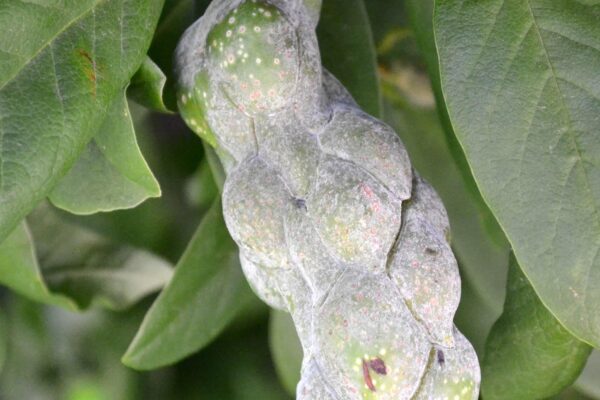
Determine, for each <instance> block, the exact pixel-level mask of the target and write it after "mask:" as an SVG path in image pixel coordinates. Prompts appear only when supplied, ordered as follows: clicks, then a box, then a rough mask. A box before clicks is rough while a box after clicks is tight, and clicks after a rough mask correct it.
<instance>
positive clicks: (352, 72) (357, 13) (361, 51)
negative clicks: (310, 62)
mask: <svg viewBox="0 0 600 400" xmlns="http://www.w3.org/2000/svg"><path fill="white" fill-rule="evenodd" d="M317 36H318V38H319V47H320V48H321V58H322V60H323V66H324V67H325V68H327V69H328V70H329V71H330V72H331V73H332V74H333V75H335V77H336V78H337V79H339V80H340V82H342V83H343V84H344V86H345V87H346V89H348V91H349V92H350V94H351V95H352V96H353V97H354V99H355V100H356V101H357V103H358V104H359V105H360V106H361V108H362V109H363V110H365V111H366V112H368V113H369V114H371V115H373V116H375V117H380V116H381V112H382V109H381V108H382V106H381V94H380V91H379V77H378V75H377V64H376V58H375V46H374V44H373V36H372V34H371V28H370V25H369V19H368V17H367V11H366V9H365V5H364V3H363V0H324V1H323V5H322V8H321V19H320V21H319V26H318V27H317Z"/></svg>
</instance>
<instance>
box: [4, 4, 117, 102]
mask: <svg viewBox="0 0 600 400" xmlns="http://www.w3.org/2000/svg"><path fill="white" fill-rule="evenodd" d="M107 1H108V0H96V1H95V2H94V3H92V5H91V7H89V8H87V9H85V10H84V11H83V12H82V13H81V14H79V15H77V16H75V18H73V19H72V20H70V21H69V22H67V23H66V24H65V25H64V26H63V27H62V28H61V29H60V30H59V31H57V32H56V33H55V34H54V35H52V37H51V38H50V39H49V40H48V41H46V42H45V43H43V44H42V45H41V46H40V47H39V48H38V49H37V50H36V51H35V52H34V53H33V55H32V56H31V57H30V58H29V59H27V60H26V61H25V62H24V63H23V64H22V65H20V66H19V67H18V68H17V70H16V73H15V74H13V75H12V76H11V77H9V78H8V79H7V80H6V81H5V82H4V83H3V84H2V85H0V92H1V91H2V90H3V89H4V88H5V87H6V86H7V85H8V84H9V83H11V82H12V81H13V80H14V79H16V78H17V77H18V76H19V75H20V74H21V72H22V71H23V69H24V68H25V67H27V66H28V65H29V64H30V63H31V62H32V61H33V60H35V59H36V58H37V57H38V56H39V55H40V53H41V52H42V51H44V50H45V49H46V48H47V47H48V46H50V45H51V44H52V42H54V41H55V40H56V39H57V38H58V37H59V36H60V35H62V34H63V33H64V32H65V31H67V30H68V29H70V28H71V27H72V26H73V25H75V24H76V23H77V22H79V21H80V20H82V19H83V18H85V17H87V16H88V14H89V13H90V12H92V11H93V10H94V9H96V8H97V7H98V6H99V5H100V4H101V3H105V2H107Z"/></svg>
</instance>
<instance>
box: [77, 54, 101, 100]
mask: <svg viewBox="0 0 600 400" xmlns="http://www.w3.org/2000/svg"><path fill="white" fill-rule="evenodd" d="M77 54H78V55H79V56H80V57H81V58H82V59H83V60H84V61H85V66H84V67H83V70H84V72H85V75H86V77H87V78H88V81H89V82H90V84H91V90H92V95H93V96H94V99H95V98H96V88H97V79H98V75H97V73H96V71H97V66H96V60H94V59H93V58H92V56H91V55H90V53H88V52H87V51H86V50H84V49H78V50H77Z"/></svg>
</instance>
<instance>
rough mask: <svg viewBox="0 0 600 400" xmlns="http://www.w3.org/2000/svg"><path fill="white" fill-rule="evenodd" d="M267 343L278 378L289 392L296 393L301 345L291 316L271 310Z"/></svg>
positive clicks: (300, 365) (300, 361) (300, 362)
mask: <svg viewBox="0 0 600 400" xmlns="http://www.w3.org/2000/svg"><path fill="white" fill-rule="evenodd" d="M269 345H270V348H271V356H272V358H273V362H274V363H275V370H276V371H277V375H278V376H279V380H280V381H281V383H282V384H283V387H284V388H285V390H287V391H288V393H289V394H291V395H295V394H296V385H298V382H300V369H301V367H302V355H303V353H302V346H301V345H300V339H299V338H298V333H297V332H296V327H295V326H294V321H293V320H292V316H291V315H290V314H288V313H286V312H283V311H278V310H271V318H270V320H269Z"/></svg>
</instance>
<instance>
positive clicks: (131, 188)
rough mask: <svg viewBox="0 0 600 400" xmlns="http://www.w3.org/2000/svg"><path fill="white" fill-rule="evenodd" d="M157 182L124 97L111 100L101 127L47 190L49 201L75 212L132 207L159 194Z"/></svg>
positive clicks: (89, 212) (91, 212)
mask: <svg viewBox="0 0 600 400" xmlns="http://www.w3.org/2000/svg"><path fill="white" fill-rule="evenodd" d="M160 194H161V193H160V186H159V185H158V182H157V181H156V179H155V178H154V175H152V172H151V171H150V168H149V167H148V164H147V163H146V161H145V160H144V157H143V156H142V153H141V152H140V149H139V147H138V144H137V141H136V138H135V130H134V128H133V121H132V120H131V115H130V113H129V107H128V105H127V98H126V97H125V93H122V94H120V95H119V96H118V98H117V99H116V100H115V101H114V102H113V103H112V105H111V106H110V109H109V111H108V115H107V118H106V119H105V121H104V123H103V124H102V127H101V128H100V131H99V132H98V133H97V134H96V136H94V139H93V140H92V141H91V142H90V143H89V144H88V146H87V147H86V149H85V150H84V152H83V153H82V154H81V156H80V158H79V159H78V160H77V162H76V163H75V165H74V166H73V168H71V170H70V171H69V172H68V173H67V175H66V176H65V177H64V178H63V179H62V180H61V181H60V182H59V183H58V184H57V185H56V187H55V188H54V190H53V191H52V192H51V193H50V196H49V198H50V200H51V201H52V203H53V204H54V205H55V206H57V207H59V208H62V209H64V210H66V211H69V212H71V213H74V214H93V213H96V212H99V211H114V210H119V209H126V208H133V207H135V206H137V205H138V204H140V203H141V202H143V201H144V200H146V199H148V198H149V197H159V196H160Z"/></svg>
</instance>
